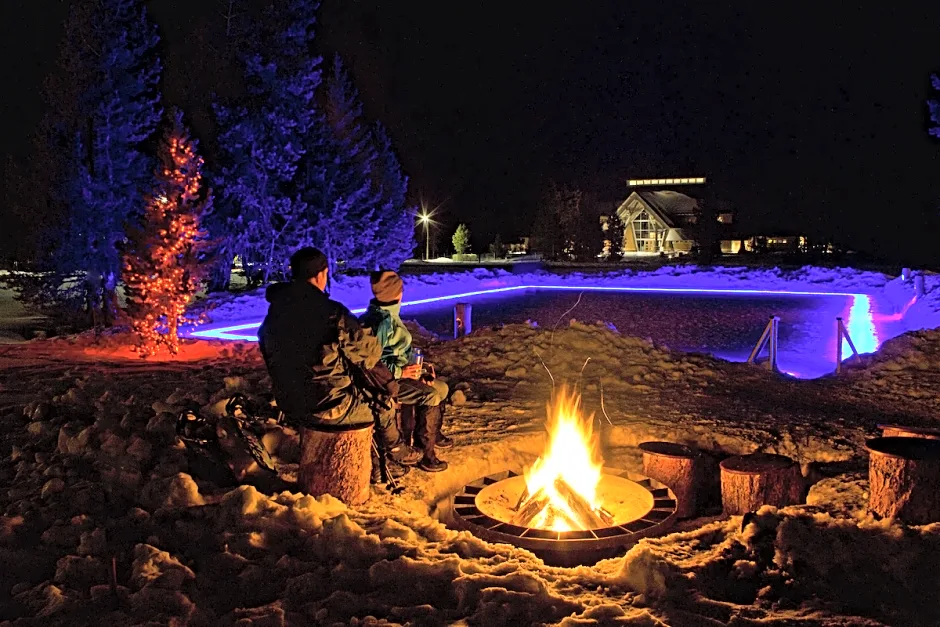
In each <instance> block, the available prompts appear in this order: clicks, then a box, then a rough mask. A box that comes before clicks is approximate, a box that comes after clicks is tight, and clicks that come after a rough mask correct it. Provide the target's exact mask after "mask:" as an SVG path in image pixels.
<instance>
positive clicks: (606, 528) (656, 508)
mask: <svg viewBox="0 0 940 627" xmlns="http://www.w3.org/2000/svg"><path fill="white" fill-rule="evenodd" d="M580 402H581V399H580V397H579V396H578V395H575V394H568V393H566V392H565V391H564V390H562V391H561V392H560V393H559V395H558V396H557V397H556V402H555V404H554V408H553V407H551V406H550V407H549V419H548V423H547V428H548V443H547V446H546V452H545V454H544V455H542V456H541V457H539V458H538V459H537V460H536V461H535V463H534V464H532V466H530V467H529V468H527V469H526V470H525V472H524V474H522V475H520V474H518V473H516V472H513V471H504V472H502V473H498V474H495V475H490V476H488V477H483V478H481V479H477V480H476V481H473V482H471V483H469V484H467V485H466V486H464V488H463V490H462V491H461V492H460V493H459V494H457V495H456V496H455V497H454V522H455V523H456V525H457V526H458V527H459V528H462V529H467V530H468V531H470V532H471V533H473V534H474V535H476V536H478V537H480V538H483V539H485V540H488V541H491V542H505V543H509V544H515V545H516V546H520V547H523V548H526V549H529V550H531V551H532V552H534V553H536V554H537V555H539V556H540V557H542V559H543V560H545V561H546V562H548V563H555V564H558V565H573V564H578V563H587V562H595V561H597V560H599V559H603V558H605V557H613V556H614V555H616V554H617V553H618V552H620V551H622V550H623V548H624V547H627V546H629V545H631V544H633V543H635V542H636V541H637V540H638V539H639V538H641V537H644V536H648V535H653V534H656V533H661V532H662V531H663V530H665V529H666V528H668V526H669V525H671V524H672V521H673V520H674V519H675V515H676V505H677V504H676V497H675V494H673V493H672V491H670V490H669V488H667V487H666V486H665V485H663V484H661V483H659V482H657V481H655V480H653V479H650V478H648V477H643V476H640V475H635V474H633V473H629V472H626V471H622V470H616V469H610V468H604V465H603V460H602V459H601V458H600V455H599V453H598V446H597V438H596V437H594V434H593V422H594V417H593V416H590V417H588V418H582V416H581V413H580V411H579V410H580Z"/></svg>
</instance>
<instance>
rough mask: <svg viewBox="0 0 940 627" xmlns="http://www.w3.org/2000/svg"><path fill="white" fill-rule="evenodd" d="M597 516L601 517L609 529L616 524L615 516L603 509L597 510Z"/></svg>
mask: <svg viewBox="0 0 940 627" xmlns="http://www.w3.org/2000/svg"><path fill="white" fill-rule="evenodd" d="M597 515H598V516H600V517H601V520H603V521H604V524H605V525H607V526H608V527H610V526H612V525H613V524H614V515H613V514H611V513H610V512H608V511H607V510H606V509H604V508H603V507H598V508H597Z"/></svg>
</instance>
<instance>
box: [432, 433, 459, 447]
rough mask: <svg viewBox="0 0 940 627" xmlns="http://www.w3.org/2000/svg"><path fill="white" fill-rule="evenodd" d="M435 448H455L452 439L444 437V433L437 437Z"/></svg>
mask: <svg viewBox="0 0 940 627" xmlns="http://www.w3.org/2000/svg"><path fill="white" fill-rule="evenodd" d="M434 448H439V449H448V448H454V441H453V440H452V439H451V438H449V437H447V436H446V435H444V434H443V433H439V434H438V436H437V441H436V442H434Z"/></svg>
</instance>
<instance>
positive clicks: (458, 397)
mask: <svg viewBox="0 0 940 627" xmlns="http://www.w3.org/2000/svg"><path fill="white" fill-rule="evenodd" d="M466 402H467V395H466V394H464V391H463V390H455V391H454V393H453V394H451V395H450V404H451V405H454V406H455V407H459V406H460V405H464V404H465V403H466Z"/></svg>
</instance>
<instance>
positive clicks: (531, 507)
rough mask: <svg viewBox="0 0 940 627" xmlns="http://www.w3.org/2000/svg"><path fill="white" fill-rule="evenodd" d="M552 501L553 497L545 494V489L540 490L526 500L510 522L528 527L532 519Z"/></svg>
mask: <svg viewBox="0 0 940 627" xmlns="http://www.w3.org/2000/svg"><path fill="white" fill-rule="evenodd" d="M551 500H552V497H550V496H549V495H548V494H547V493H546V492H545V488H539V489H538V490H536V491H535V494H532V495H530V496H529V497H528V498H527V499H526V501H525V502H524V503H523V504H522V506H521V507H520V508H519V509H518V511H517V512H516V514H515V516H513V517H512V520H511V521H509V522H510V523H512V524H513V525H519V526H520V527H528V526H529V523H530V522H532V519H533V518H535V517H536V516H538V514H539V512H541V511H542V510H543V509H545V507H546V506H547V505H548V503H549V502H550V501H551Z"/></svg>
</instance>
